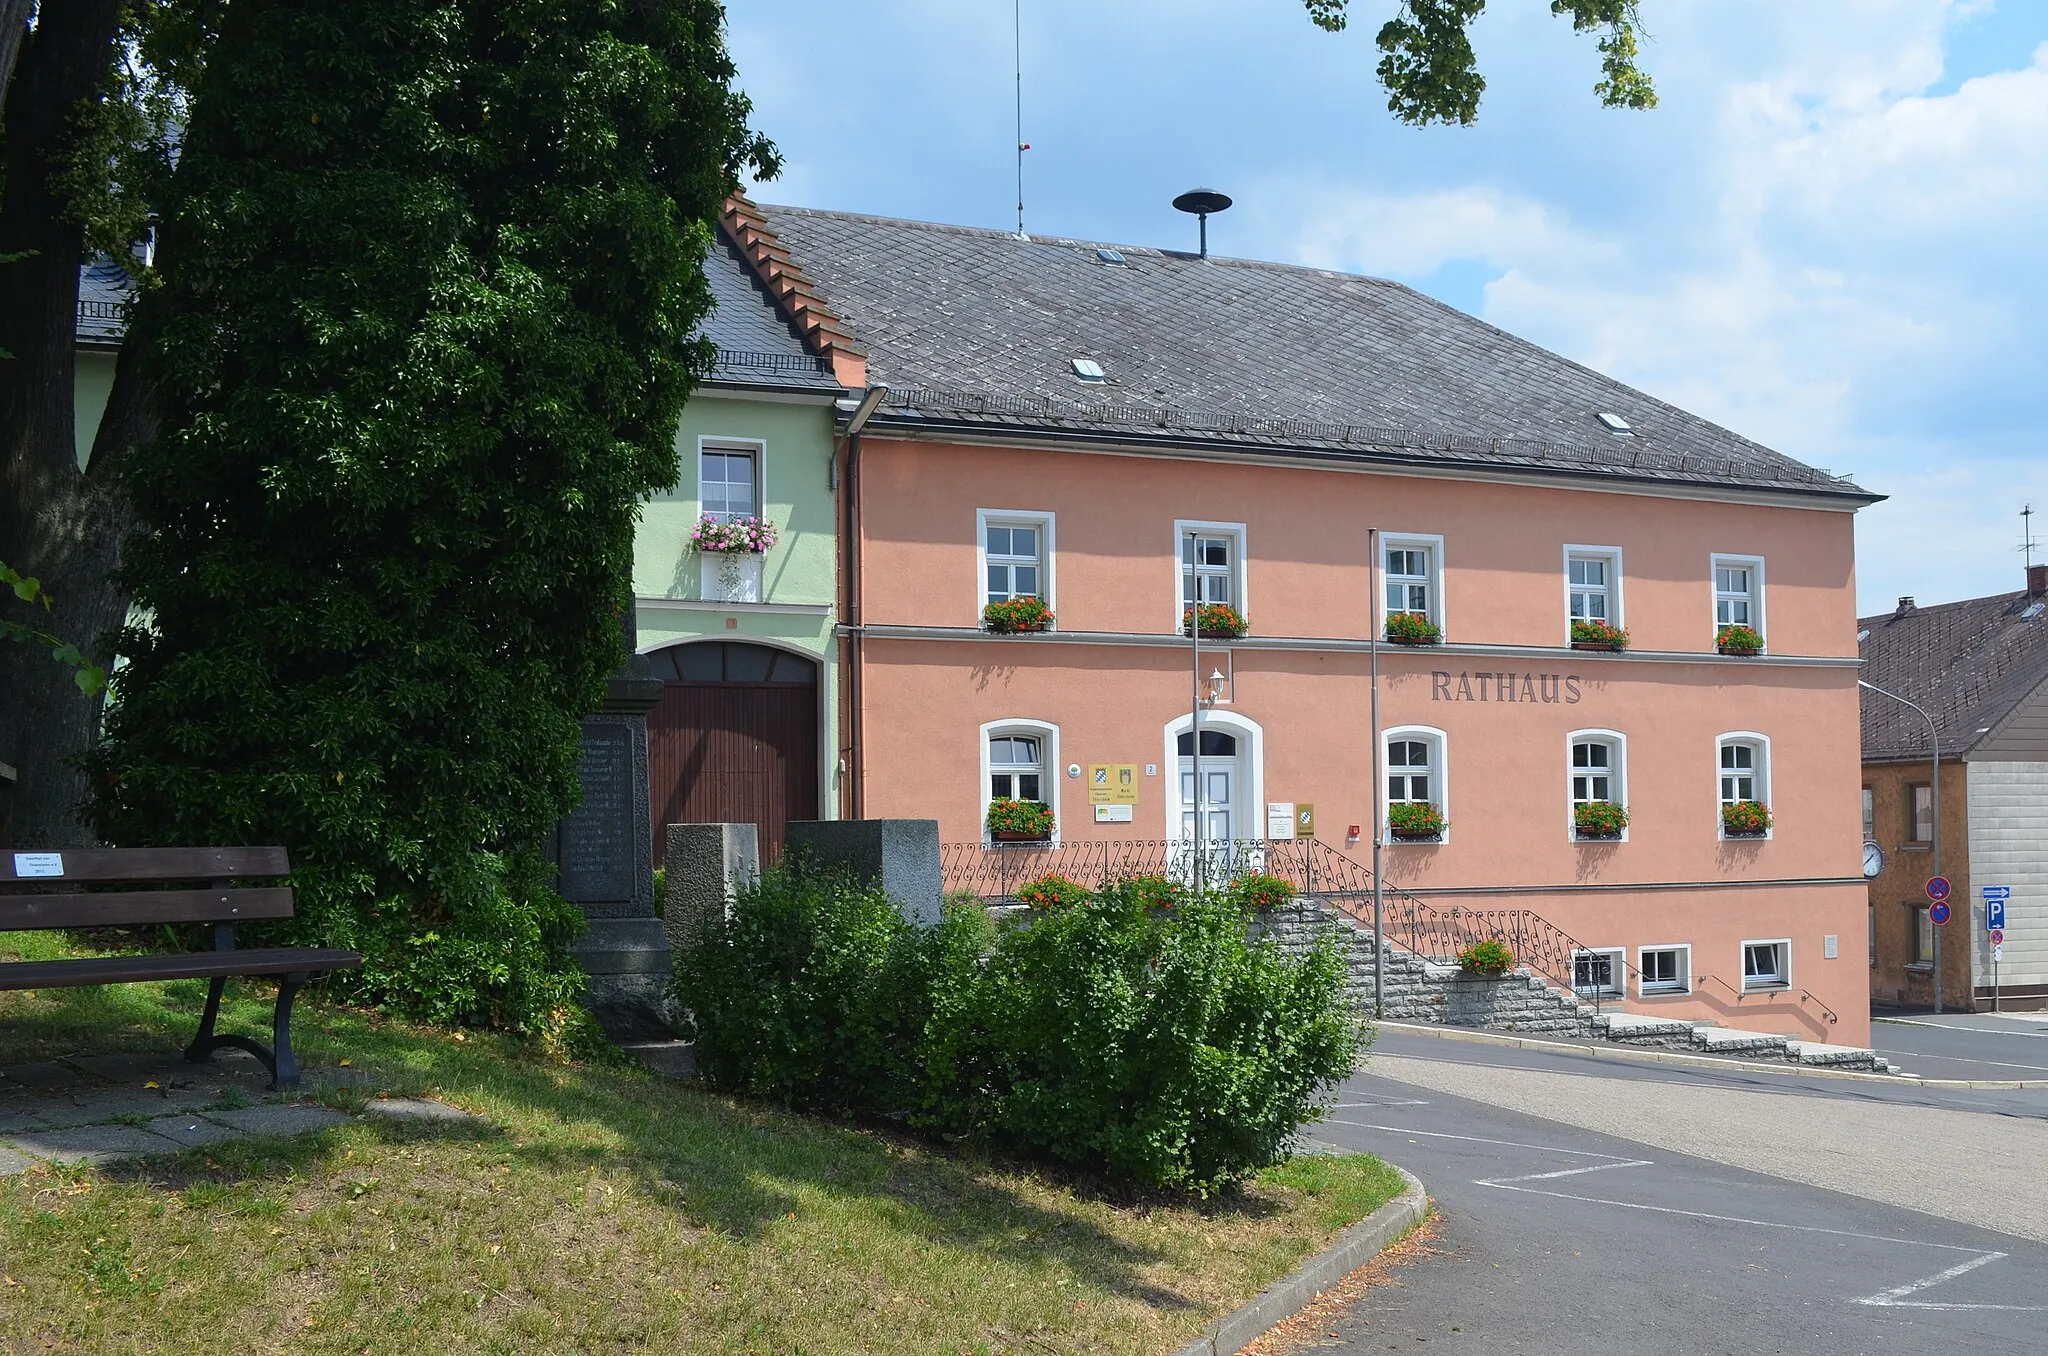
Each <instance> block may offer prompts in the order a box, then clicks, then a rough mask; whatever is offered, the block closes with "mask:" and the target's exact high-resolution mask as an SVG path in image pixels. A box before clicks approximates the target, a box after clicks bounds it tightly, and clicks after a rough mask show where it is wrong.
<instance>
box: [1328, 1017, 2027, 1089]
mask: <svg viewBox="0 0 2048 1356" xmlns="http://www.w3.org/2000/svg"><path fill="white" fill-rule="evenodd" d="M1377 1025H1378V1026H1379V1027H1380V1029H1381V1030H1391V1031H1405V1032H1408V1033H1409V1034H1411V1035H1416V1036H1434V1037H1436V1038H1437V1039H1438V1040H1446V1041H1470V1042H1472V1043H1473V1044H1476V1045H1509V1046H1514V1047H1515V1048H1517V1049H1521V1050H1549V1051H1552V1052H1557V1051H1564V1052H1568V1053H1571V1054H1575V1055H1588V1056H1591V1057H1592V1058H1594V1059H1618V1060H1622V1061H1624V1062H1626V1063H1634V1064H1675V1065H1677V1066H1679V1067H1680V1068H1687V1069H1719V1070H1721V1071H1722V1072H1723V1073H1726V1072H1728V1071H1729V1070H1731V1069H1736V1070H1741V1071H1743V1072H1746V1073H1761V1074H1775V1075H1782V1076H1787V1077H1792V1078H1846V1079H1850V1080H1861V1081H1863V1082H1866V1083H1882V1084H1884V1085H1885V1086H1887V1087H1893V1088H1941V1089H1944V1090H1951V1091H1975V1092H2016V1091H2024V1090H2029V1089H2036V1088H2048V1079H2042V1078H2000V1079H1987V1078H1922V1077H1920V1076H1919V1075H1918V1074H1881V1073H1859V1072H1857V1071H1856V1070H1853V1069H1830V1068H1828V1067H1827V1066H1826V1065H1820V1064H1765V1063H1762V1062H1761V1061H1755V1060H1744V1059H1716V1058H1715V1057H1714V1056H1712V1055H1689V1054H1686V1053H1684V1052H1683V1051H1679V1050H1631V1049H1628V1048H1626V1047H1622V1046H1613V1045H1576V1044H1573V1043H1571V1042H1569V1041H1547V1040H1539V1039H1536V1038H1534V1037H1530V1036H1506V1035H1502V1034H1500V1033H1499V1032H1494V1031H1467V1030H1461V1029H1459V1028H1456V1027H1442V1026H1430V1025H1426V1024H1423V1023H1419V1022H1387V1021H1382V1022H1380V1023H1378V1024H1377ZM1392 1058H1399V1057H1398V1056H1393V1057H1392ZM1360 1067H1361V1068H1363V1067H1364V1066H1363V1065H1361V1066H1360Z"/></svg>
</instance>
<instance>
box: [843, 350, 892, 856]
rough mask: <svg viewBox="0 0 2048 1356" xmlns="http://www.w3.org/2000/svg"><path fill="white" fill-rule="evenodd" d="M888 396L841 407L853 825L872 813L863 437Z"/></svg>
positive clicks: (875, 391)
mask: <svg viewBox="0 0 2048 1356" xmlns="http://www.w3.org/2000/svg"><path fill="white" fill-rule="evenodd" d="M888 392H889V388H888V387H886V386H870V387H868V388H867V389H866V390H865V391H863V392H862V393H861V397H860V401H859V403H857V404H854V403H853V402H851V401H847V402H843V403H842V406H841V408H845V406H846V405H848V404H851V405H852V406H853V408H852V411H851V413H850V414H849V415H848V417H847V421H846V611H847V617H846V629H847V664H846V725H847V729H846V750H847V759H846V762H847V768H846V780H847V809H848V810H849V812H850V813H849V814H848V816H847V817H848V818H849V819H859V818H861V817H862V816H863V815H864V814H865V813H866V811H867V764H866V759H865V756H864V755H865V750H866V741H865V739H864V738H863V735H864V734H865V730H864V725H865V721H864V718H863V700H864V698H865V696H866V691H865V687H864V684H863V683H862V681H861V679H862V672H863V664H864V660H865V655H864V653H863V650H862V645H861V641H862V634H861V624H862V622H863V621H864V620H865V611H864V609H863V608H862V606H861V589H862V585H863V584H864V582H865V581H864V579H863V578H862V574H861V550H860V548H861V531H860V433H861V430H862V429H863V428H866V427H867V422H868V420H869V419H870V418H871V417H873V415H874V413H875V408H876V407H877V406H878V405H880V404H881V403H882V397H883V396H885V395H887V394H888Z"/></svg>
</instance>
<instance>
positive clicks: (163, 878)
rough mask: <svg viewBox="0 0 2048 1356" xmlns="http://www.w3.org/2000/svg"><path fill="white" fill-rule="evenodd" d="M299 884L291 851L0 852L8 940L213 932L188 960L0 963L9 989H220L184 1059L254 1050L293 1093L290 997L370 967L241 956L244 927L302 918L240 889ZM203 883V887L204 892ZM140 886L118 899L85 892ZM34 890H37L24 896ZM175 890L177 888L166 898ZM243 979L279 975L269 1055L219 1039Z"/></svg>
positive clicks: (115, 894)
mask: <svg viewBox="0 0 2048 1356" xmlns="http://www.w3.org/2000/svg"><path fill="white" fill-rule="evenodd" d="M289 874H291V863H290V861H289V860H288V859H287V858H286V856H285V850H284V849H283V848H281V847H254V848H80V849H73V850H68V851H64V852H28V851H18V850H14V849H0V891H13V892H12V893H0V932H25V931H30V930H38V929H44V928H104V927H125V928H135V927H143V928H146V927H157V926H162V925H165V924H171V923H211V924H212V925H213V950H211V951H194V952H187V953H184V954H178V955H154V956H95V957H90V958H87V959H83V960H58V961H12V962H7V963H0V989H61V988H70V987H74V986H78V985H85V984H132V983H138V982H142V981H146V980H157V979H211V980H212V981H213V984H212V987H211V988H209V989H208V990H207V993H206V1013H205V1015H204V1016H203V1017H201V1018H200V1020H199V1034H198V1035H196V1036H194V1037H193V1038H192V1044H190V1045H189V1046H187V1047H185V1058H186V1059H189V1060H191V1061H192V1062H193V1063H195V1064H204V1063H206V1062H207V1061H208V1060H210V1059H212V1058H213V1052H214V1051H216V1050H218V1049H220V1048H222V1047H223V1046H233V1047H234V1048H235V1049H238V1050H247V1051H248V1052H249V1053H250V1054H252V1055H254V1056H256V1058H258V1059H260V1060H262V1061H263V1064H264V1067H266V1068H268V1069H269V1070H270V1078H271V1086H272V1087H274V1088H294V1087H297V1086H298V1082H299V1065H298V1061H297V1060H295V1059H293V1058H292V999H294V998H295V997H297V996H298V992H299V990H300V989H301V988H302V987H304V985H305V983H306V981H307V980H309V979H311V978H312V977H313V976H314V975H316V974H321V973H325V972H326V971H329V970H346V969H352V968H354V967H355V966H358V965H361V964H362V963H363V958H362V957H361V956H359V955H357V954H356V953H355V952H353V951H336V950H330V949H327V948H319V947H303V946H280V947H264V948H261V949H257V950H252V951H237V950H236V949H235V925H236V924H238V923H253V922H256V921H258V920H261V919H276V918H289V917H291V916H292V892H291V887H289V886H285V885H258V886H250V887H242V888H237V885H236V883H237V882H240V881H263V880H272V881H274V880H278V879H280V878H282V877H284V876H287V875H289ZM197 882H204V884H203V885H199V884H196V883H197ZM107 885H133V886H141V887H145V888H139V889H127V890H120V889H116V890H108V889H104V888H96V889H89V890H88V889H81V888H80V887H83V886H92V887H104V886H107ZM23 887H27V889H25V890H24V889H23ZM165 887H170V888H165ZM234 975H276V976H277V979H278V988H277V1010H276V1013H275V1016H274V1017H273V1019H272V1022H271V1040H272V1042H273V1043H272V1044H271V1045H268V1046H266V1045H264V1044H262V1043H261V1042H259V1041H256V1040H254V1039H252V1038H250V1037H248V1036H222V1035H216V1034H215V1033H214V1029H213V1028H214V1023H215V1021H216V1020H217V1019H218V1018H219V1016H220V995H221V989H222V988H223V987H224V986H225V985H226V983H227V981H228V978H229V977H230V976H234Z"/></svg>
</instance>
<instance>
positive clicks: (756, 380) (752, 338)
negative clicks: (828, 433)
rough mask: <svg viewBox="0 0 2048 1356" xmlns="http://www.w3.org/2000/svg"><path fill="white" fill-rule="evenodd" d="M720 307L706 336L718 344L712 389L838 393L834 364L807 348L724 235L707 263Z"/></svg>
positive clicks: (705, 330)
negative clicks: (771, 388)
mask: <svg viewBox="0 0 2048 1356" xmlns="http://www.w3.org/2000/svg"><path fill="white" fill-rule="evenodd" d="M704 276H705V279H706V280H707V281H708V282H709V283H710V284H711V295H712V298H713V299H714V300H715V301H716V302H717V306H716V307H715V308H714V309H713V310H712V312H711V314H710V315H708V316H706V317H705V318H704V323H703V325H702V327H701V333H703V334H704V335H706V336H707V337H709V338H710V340H711V341H712V342H713V343H715V344H717V345H718V366H717V367H716V368H715V369H713V371H712V374H711V378H710V384H712V385H728V384H730V385H744V386H775V387H782V388H795V389H801V390H817V391H837V390H839V389H841V388H840V385H839V381H838V379H837V378H835V377H834V376H833V375H832V363H831V360H830V359H828V358H821V357H819V356H817V355H816V354H813V353H812V352H811V351H810V350H809V349H807V348H805V347H804V342H803V340H802V339H800V338H799V337H798V336H797V333H796V331H795V330H793V329H791V328H790V325H789V322H788V321H787V320H785V319H784V318H783V315H782V312H781V311H780V310H778V309H777V308H776V305H775V301H774V299H773V298H771V297H770V296H769V295H768V293H767V290H766V289H765V288H763V287H762V286H761V283H760V280H759V279H757V278H756V277H755V276H754V270H753V269H752V268H751V267H749V266H748V264H747V262H746V260H745V259H744V258H742V257H741V255H740V253H739V251H738V249H737V248H736V247H735V246H734V245H733V243H732V241H731V240H730V239H728V238H727V236H726V235H725V233H724V232H722V231H721V232H720V233H719V237H718V244H717V245H716V247H714V248H713V249H712V250H711V252H710V254H709V255H708V256H707V257H706V258H705V260H704Z"/></svg>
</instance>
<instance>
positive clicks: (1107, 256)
mask: <svg viewBox="0 0 2048 1356" xmlns="http://www.w3.org/2000/svg"><path fill="white" fill-rule="evenodd" d="M1095 257H1096V258H1098V259H1100V260H1101V261H1102V262H1103V263H1105V264H1120V263H1122V262H1123V261H1124V256H1123V251H1121V250H1097V251H1095Z"/></svg>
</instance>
